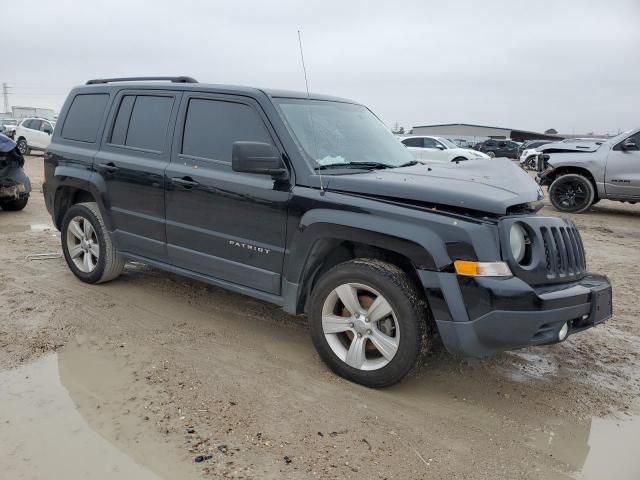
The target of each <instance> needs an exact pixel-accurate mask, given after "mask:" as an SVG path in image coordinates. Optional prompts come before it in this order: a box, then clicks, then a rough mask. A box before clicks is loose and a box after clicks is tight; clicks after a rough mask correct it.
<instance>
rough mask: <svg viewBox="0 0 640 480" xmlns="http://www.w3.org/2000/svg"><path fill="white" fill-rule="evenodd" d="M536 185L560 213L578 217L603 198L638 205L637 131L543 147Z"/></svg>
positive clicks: (639, 134) (639, 143)
mask: <svg viewBox="0 0 640 480" xmlns="http://www.w3.org/2000/svg"><path fill="white" fill-rule="evenodd" d="M538 156H539V158H538V172H539V173H538V183H540V185H546V186H548V187H549V199H550V200H551V203H552V204H553V206H554V207H555V208H556V209H557V210H560V211H562V212H570V213H581V212H584V211H585V210H587V209H588V208H589V207H590V206H591V205H593V204H594V203H596V202H598V201H599V200H601V199H603V198H606V199H608V200H616V201H620V202H629V203H636V202H640V128H638V129H636V130H631V131H629V132H625V133H623V134H621V135H618V136H617V137H613V138H610V139H607V140H602V139H598V140H597V141H591V140H589V141H573V142H570V143H555V144H549V145H545V146H544V151H542V152H541V153H540V154H539V155H538Z"/></svg>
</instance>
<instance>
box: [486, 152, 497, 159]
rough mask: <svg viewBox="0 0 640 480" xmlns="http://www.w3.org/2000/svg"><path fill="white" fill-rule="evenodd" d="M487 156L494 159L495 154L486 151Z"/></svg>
mask: <svg viewBox="0 0 640 480" xmlns="http://www.w3.org/2000/svg"><path fill="white" fill-rule="evenodd" d="M487 155H489V156H490V157H491V158H496V152H492V151H488V152H487Z"/></svg>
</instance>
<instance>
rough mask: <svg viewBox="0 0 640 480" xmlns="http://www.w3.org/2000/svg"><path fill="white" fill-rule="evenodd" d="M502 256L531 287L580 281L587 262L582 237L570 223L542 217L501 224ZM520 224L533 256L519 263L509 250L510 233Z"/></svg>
mask: <svg viewBox="0 0 640 480" xmlns="http://www.w3.org/2000/svg"><path fill="white" fill-rule="evenodd" d="M500 223H501V237H502V239H501V243H502V255H503V258H504V259H505V260H506V261H507V262H508V264H509V267H510V268H511V271H512V272H513V274H514V275H515V276H517V277H519V278H521V279H522V280H524V281H526V282H527V283H529V284H531V285H544V284H552V283H564V282H573V281H577V280H580V279H581V278H582V277H584V276H585V275H586V273H587V262H586V258H585V252H584V246H583V244H582V239H581V238H580V233H579V232H578V230H577V228H576V226H575V224H574V223H573V222H572V221H571V220H568V219H563V218H555V217H542V216H538V215H530V216H518V217H516V216H513V217H510V218H505V219H503V220H502V221H501V222H500ZM514 223H518V224H520V225H521V226H523V227H525V230H526V231H527V234H528V237H529V247H528V251H529V253H528V254H526V255H525V257H524V259H523V260H522V261H521V262H522V263H518V262H517V261H516V259H515V258H514V257H513V254H512V253H511V248H510V247H509V230H510V228H511V225H513V224H514Z"/></svg>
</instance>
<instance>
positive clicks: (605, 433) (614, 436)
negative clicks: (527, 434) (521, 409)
mask: <svg viewBox="0 0 640 480" xmlns="http://www.w3.org/2000/svg"><path fill="white" fill-rule="evenodd" d="M625 417H626V418H624V417H621V418H616V417H608V418H597V417H594V418H592V419H591V420H590V421H587V422H586V423H584V424H574V423H566V424H557V425H547V426H546V427H545V428H543V430H541V431H540V432H538V433H537V434H536V435H534V439H533V444H534V445H535V446H536V447H537V448H538V449H540V450H542V451H543V452H546V453H547V454H549V455H550V456H553V457H554V458H555V459H556V460H559V461H561V462H563V463H566V464H568V465H569V466H570V467H571V469H572V470H574V471H576V472H578V473H577V478H578V479H580V480H603V479H608V478H611V479H615V480H638V479H640V455H638V452H639V450H638V439H639V438H640V416H625Z"/></svg>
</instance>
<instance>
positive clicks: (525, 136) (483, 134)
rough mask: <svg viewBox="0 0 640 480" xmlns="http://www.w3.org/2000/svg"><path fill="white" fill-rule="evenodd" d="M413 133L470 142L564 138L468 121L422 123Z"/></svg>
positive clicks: (414, 128) (413, 129)
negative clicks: (473, 123) (469, 122)
mask: <svg viewBox="0 0 640 480" xmlns="http://www.w3.org/2000/svg"><path fill="white" fill-rule="evenodd" d="M411 134H412V135H431V136H437V137H446V138H450V139H452V140H453V139H460V140H466V141H468V142H472V143H475V142H483V141H485V140H488V139H490V138H495V139H511V140H515V141H516V142H524V141H525V140H538V139H540V140H562V139H564V138H565V137H563V136H562V135H547V134H544V133H539V132H530V131H527V130H516V129H514V128H501V127H489V126H487V125H471V124H468V123H445V124H442V125H420V126H417V127H413V128H412V129H411Z"/></svg>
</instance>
